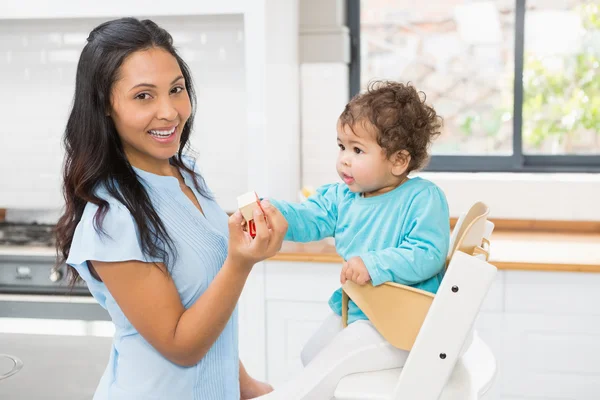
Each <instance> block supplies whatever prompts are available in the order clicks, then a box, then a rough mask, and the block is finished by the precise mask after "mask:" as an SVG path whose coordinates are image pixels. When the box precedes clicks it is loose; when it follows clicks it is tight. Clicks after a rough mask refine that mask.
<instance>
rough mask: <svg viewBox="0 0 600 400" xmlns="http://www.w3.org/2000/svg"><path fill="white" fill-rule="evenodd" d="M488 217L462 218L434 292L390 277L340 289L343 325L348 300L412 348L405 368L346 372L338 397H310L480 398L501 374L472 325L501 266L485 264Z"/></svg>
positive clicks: (482, 211) (483, 211) (480, 212)
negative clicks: (381, 281) (407, 284)
mask: <svg viewBox="0 0 600 400" xmlns="http://www.w3.org/2000/svg"><path fill="white" fill-rule="evenodd" d="M488 214H489V209H488V207H487V206H486V205H485V204H483V203H475V204H474V205H473V206H472V207H471V208H470V209H469V210H468V212H466V213H464V214H462V215H461V216H460V218H459V220H458V221H457V224H456V227H455V228H454V230H453V232H452V236H451V242H450V250H449V252H448V256H447V263H446V265H447V269H446V272H445V275H444V278H443V279H442V283H441V285H440V287H439V289H438V292H437V294H435V295H433V294H432V293H429V292H425V291H422V290H419V289H415V288H412V287H409V286H404V285H399V284H396V283H391V282H387V283H384V284H382V285H379V286H377V287H374V286H373V285H371V284H367V285H364V286H359V285H356V284H354V283H353V282H351V281H347V282H346V283H345V284H344V285H343V286H342V289H343V294H344V296H343V306H342V321H343V323H344V325H345V323H346V321H347V307H348V299H349V298H350V299H352V300H353V301H354V302H355V303H356V304H357V306H358V307H359V308H360V309H361V310H362V311H363V312H364V313H365V315H366V316H367V317H368V318H369V320H370V321H371V323H372V324H373V326H374V327H375V328H376V329H377V331H379V333H380V334H381V335H382V336H383V337H384V338H385V339H386V340H387V341H388V342H389V343H390V344H391V345H392V346H394V347H397V348H399V349H403V350H408V351H410V353H409V355H408V358H407V360H406V363H405V365H404V367H402V368H395V369H388V370H380V371H374V372H363V373H356V374H350V375H347V376H345V377H343V378H342V379H341V380H340V381H339V382H338V384H337V387H336V389H335V393H334V397H333V398H331V399H329V398H326V399H325V398H324V399H317V398H315V399H311V400H480V399H482V397H481V396H483V395H484V394H485V393H486V392H487V390H488V389H489V388H490V386H491V384H492V382H493V379H494V377H495V374H496V361H495V358H494V355H493V354H492V352H491V351H490V349H489V348H488V347H487V345H486V344H485V343H484V342H483V341H482V340H481V339H480V338H479V336H478V335H477V333H476V332H474V330H473V324H474V322H475V319H476V317H477V314H478V312H479V308H480V306H481V303H482V302H483V300H484V298H485V296H486V294H487V292H488V290H489V287H490V285H491V284H492V282H493V280H494V277H495V274H496V271H497V270H496V267H494V266H493V265H491V264H489V263H488V262H487V260H488V257H489V247H490V244H489V237H490V235H491V233H492V231H493V229H494V224H493V223H492V222H490V221H488V220H487V216H488ZM390 305H392V307H390ZM307 368H310V364H309V365H308V366H307ZM276 393H277V390H275V392H273V393H272V394H274V395H276ZM270 398H271V399H274V398H278V397H276V396H271V397H270Z"/></svg>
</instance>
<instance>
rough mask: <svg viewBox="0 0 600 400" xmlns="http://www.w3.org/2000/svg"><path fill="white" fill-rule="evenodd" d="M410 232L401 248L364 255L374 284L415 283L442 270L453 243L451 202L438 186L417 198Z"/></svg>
mask: <svg viewBox="0 0 600 400" xmlns="http://www.w3.org/2000/svg"><path fill="white" fill-rule="evenodd" d="M407 218H408V221H407V224H409V225H408V226H409V232H408V234H407V235H406V237H405V238H404V239H403V240H402V242H401V243H400V244H399V246H397V247H390V248H387V249H383V250H376V251H370V252H367V253H364V254H361V255H360V258H361V259H362V261H363V262H364V264H365V266H366V268H367V271H368V272H369V275H370V278H371V281H372V283H373V285H375V286H376V285H380V284H382V283H384V282H390V281H392V282H396V283H400V284H403V285H415V284H417V283H420V282H423V281H426V280H427V279H429V278H432V277H433V276H435V275H437V274H438V273H440V272H441V271H442V269H443V268H444V265H445V262H446V255H447V254H448V247H449V243H450V226H449V225H450V216H449V212H448V204H447V203H446V198H445V196H444V194H443V193H442V191H441V190H440V189H439V188H437V187H432V188H428V189H426V190H423V191H422V192H421V193H419V194H418V195H417V196H416V197H415V198H414V200H413V202H412V204H411V206H410V209H409V212H408V215H407Z"/></svg>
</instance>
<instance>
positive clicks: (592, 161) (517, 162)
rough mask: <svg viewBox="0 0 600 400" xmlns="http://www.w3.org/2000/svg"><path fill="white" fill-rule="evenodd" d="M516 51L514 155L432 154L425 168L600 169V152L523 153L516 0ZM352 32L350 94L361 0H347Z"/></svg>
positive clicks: (521, 11)
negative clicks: (575, 153) (568, 153)
mask: <svg viewBox="0 0 600 400" xmlns="http://www.w3.org/2000/svg"><path fill="white" fill-rule="evenodd" d="M515 2H516V9H515V54H514V60H515V65H514V77H515V79H514V84H513V87H514V102H513V115H514V118H513V154H511V155H506V156H503V155H481V156H472V155H432V156H431V159H430V161H429V164H428V165H427V166H426V167H425V168H424V169H423V170H424V171H431V172H579V173H597V172H600V155H530V154H525V153H523V137H522V128H523V112H522V111H523V63H524V53H525V2H526V0H515ZM346 24H347V26H348V29H349V31H350V65H349V87H350V97H352V96H354V95H355V94H357V93H358V92H359V91H360V83H361V82H360V0H346Z"/></svg>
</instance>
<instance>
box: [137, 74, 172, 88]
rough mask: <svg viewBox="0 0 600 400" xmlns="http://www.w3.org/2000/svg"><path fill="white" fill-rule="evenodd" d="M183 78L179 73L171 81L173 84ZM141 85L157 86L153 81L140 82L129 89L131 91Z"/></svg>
mask: <svg viewBox="0 0 600 400" xmlns="http://www.w3.org/2000/svg"><path fill="white" fill-rule="evenodd" d="M181 79H183V75H179V76H178V77H177V78H175V79H173V81H172V82H171V85H172V84H174V83H175V82H177V81H178V80H181ZM140 86H145V87H150V88H156V85H154V84H152V83H138V84H137V85H135V86H133V87H132V88H131V89H129V90H130V91H131V90H133V89H135V88H138V87H140Z"/></svg>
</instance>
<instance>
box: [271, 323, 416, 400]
mask: <svg viewBox="0 0 600 400" xmlns="http://www.w3.org/2000/svg"><path fill="white" fill-rule="evenodd" d="M407 357H408V352H407V351H404V350H399V349H397V348H395V347H393V346H392V345H391V344H389V343H388V342H387V341H386V340H385V339H384V338H383V337H382V336H381V335H380V334H379V332H377V330H376V329H375V328H374V327H373V325H372V324H371V323H370V322H369V321H356V322H354V323H352V324H350V325H349V326H348V327H347V328H346V329H344V330H342V331H341V332H339V333H338V334H337V335H336V336H335V337H334V338H333V340H332V341H331V342H330V343H329V344H328V345H327V346H325V347H324V348H323V349H322V350H321V351H320V352H318V353H317V354H316V356H315V357H314V358H313V359H312V361H310V363H309V364H308V365H307V366H306V367H305V368H304V369H303V370H302V371H300V373H299V374H298V375H297V376H295V377H294V378H292V379H291V380H289V381H288V382H285V383H284V384H282V385H278V386H276V387H275V391H274V392H272V393H270V394H268V395H266V396H262V397H260V398H261V399H264V400H267V399H269V400H275V399H277V400H283V399H285V400H329V399H331V398H332V397H333V394H334V392H335V388H336V387H337V384H338V382H339V381H340V379H341V378H343V377H344V376H346V375H349V374H353V373H357V372H368V371H378V370H382V369H390V368H398V367H402V366H404V363H405V362H406V358H407Z"/></svg>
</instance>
